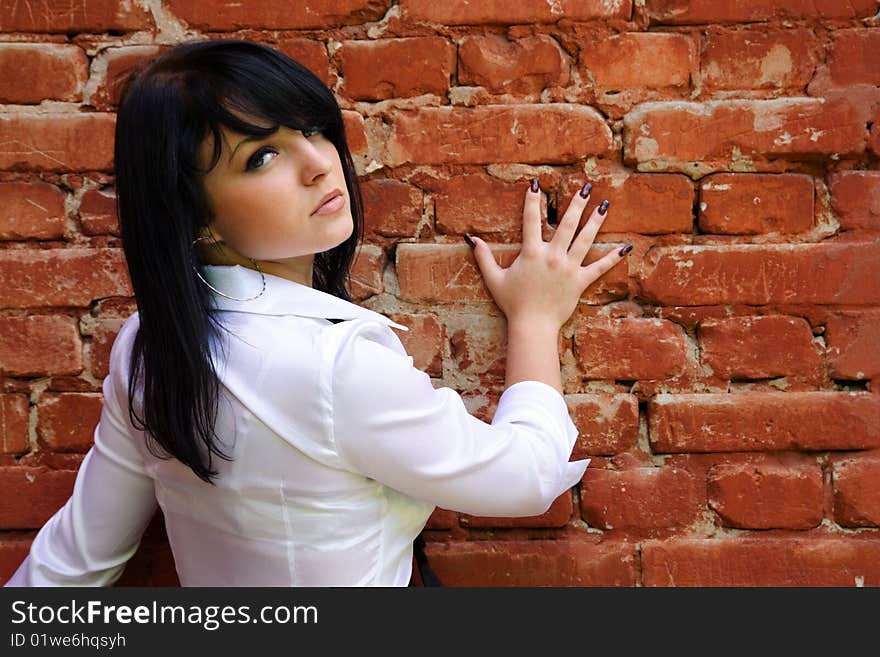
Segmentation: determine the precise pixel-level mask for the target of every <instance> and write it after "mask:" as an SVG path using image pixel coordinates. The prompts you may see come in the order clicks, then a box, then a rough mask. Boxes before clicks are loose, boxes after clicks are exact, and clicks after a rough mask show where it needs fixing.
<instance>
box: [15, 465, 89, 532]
mask: <svg viewBox="0 0 880 657" xmlns="http://www.w3.org/2000/svg"><path fill="white" fill-rule="evenodd" d="M75 480H76V470H49V469H48V468H42V467H39V468H31V467H22V466H12V467H0V529H39V528H40V527H42V526H43V525H44V524H45V523H46V521H47V520H48V519H49V518H51V517H52V516H53V515H54V514H55V512H56V511H57V510H58V509H60V508H61V507H62V506H64V503H65V502H67V500H68V499H69V498H70V494H71V493H73V482H74V481H75Z"/></svg>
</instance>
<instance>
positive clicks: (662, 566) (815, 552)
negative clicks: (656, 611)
mask: <svg viewBox="0 0 880 657" xmlns="http://www.w3.org/2000/svg"><path fill="white" fill-rule="evenodd" d="M642 584H643V585H644V586H665V587H669V586H679V587H680V586H702V587H719V586H724V587H730V586H737V587H744V586H798V587H806V586H880V541H878V540H876V539H872V538H860V537H856V538H849V537H839V538H838V537H829V538H824V537H810V538H726V539H720V540H714V539H702V538H694V539H691V538H685V539H674V540H667V541H646V542H645V543H644V544H643V545H642Z"/></svg>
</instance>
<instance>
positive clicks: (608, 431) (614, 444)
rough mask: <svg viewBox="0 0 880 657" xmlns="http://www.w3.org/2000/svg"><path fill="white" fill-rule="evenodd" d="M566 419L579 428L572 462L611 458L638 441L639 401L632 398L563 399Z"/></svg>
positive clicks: (590, 396) (587, 396)
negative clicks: (604, 457) (567, 416)
mask: <svg viewBox="0 0 880 657" xmlns="http://www.w3.org/2000/svg"><path fill="white" fill-rule="evenodd" d="M565 401H566V404H567V405H568V412H569V416H570V417H571V420H572V422H574V424H575V426H576V427H577V428H578V439H577V442H576V443H575V445H574V449H573V450H572V453H571V458H572V460H578V459H583V458H587V457H588V456H599V455H605V456H613V455H614V454H619V453H620V452H625V451H626V450H628V449H630V448H631V447H632V446H633V445H635V443H636V441H637V440H638V438H639V400H638V398H637V397H636V396H635V395H629V394H612V393H603V392H600V393H590V394H575V395H566V396H565Z"/></svg>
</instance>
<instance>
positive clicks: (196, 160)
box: [7, 39, 625, 586]
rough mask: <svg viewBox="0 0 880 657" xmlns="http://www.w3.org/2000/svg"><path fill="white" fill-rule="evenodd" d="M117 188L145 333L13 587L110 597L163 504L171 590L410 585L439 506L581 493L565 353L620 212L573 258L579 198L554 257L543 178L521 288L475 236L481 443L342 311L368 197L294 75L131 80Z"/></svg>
mask: <svg viewBox="0 0 880 657" xmlns="http://www.w3.org/2000/svg"><path fill="white" fill-rule="evenodd" d="M115 169H116V172H115V173H116V194H117V202H118V215H119V220H120V223H121V227H122V243H123V248H124V251H125V257H126V261H127V265H128V271H129V273H130V277H131V282H132V285H133V288H134V293H135V298H136V300H137V309H138V310H137V312H136V313H135V314H133V315H132V316H131V317H130V318H128V320H127V321H126V322H125V324H124V325H123V327H122V329H121V330H120V332H119V334H118V336H117V338H116V341H115V342H114V345H113V349H112V353H111V357H110V372H109V374H108V376H107V377H106V378H105V380H104V382H103V393H104V406H103V410H102V415H101V418H100V422H99V424H98V426H97V428H96V430H95V444H94V446H93V447H92V449H91V450H90V451H89V453H88V454H87V455H86V457H85V459H84V460H83V462H82V464H81V467H80V469H79V472H78V475H77V479H76V484H75V486H74V491H73V494H72V496H71V498H70V499H69V500H68V502H67V503H66V504H65V505H64V506H63V507H62V508H61V509H59V511H58V512H57V513H56V514H55V515H54V516H53V517H52V518H51V519H50V520H49V521H48V522H47V523H46V524H45V526H44V527H43V528H42V529H41V530H40V532H39V533H38V534H37V536H36V538H35V540H34V542H33V544H32V546H31V549H30V553H29V555H28V556H27V558H26V559H25V560H24V562H23V563H22V564H21V566H20V567H19V568H18V570H17V572H16V573H15V574H14V575H13V577H12V579H11V580H10V581H9V582H8V583H7V586H10V585H11V586H52V585H78V586H101V585H110V584H112V583H113V582H115V581H116V580H117V579H118V578H119V576H120V575H121V573H122V571H123V569H124V567H125V564H126V562H127V560H128V559H129V558H131V556H132V555H133V554H134V553H135V551H136V549H137V547H138V544H139V542H140V539H141V535H142V533H143V531H144V529H145V527H146V525H147V524H148V522H149V521H150V519H151V518H152V516H153V514H154V513H155V510H156V505H157V504H158V505H159V507H161V509H162V512H163V514H164V517H165V526H166V530H167V532H168V538H169V541H170V544H171V548H172V550H173V553H174V560H175V564H176V567H177V572H178V576H179V579H180V582H181V584H182V585H183V586H406V585H407V584H408V583H409V582H410V576H411V572H412V555H413V552H412V546H413V541H414V540H415V539H416V538H417V537H419V534H420V532H421V530H422V528H423V527H424V524H425V522H426V520H427V519H428V517H429V515H430V514H431V512H432V510H433V509H434V507H435V506H441V507H444V508H447V509H452V510H457V511H461V512H465V513H470V514H479V515H491V516H528V515H536V514H540V513H543V512H544V511H546V509H547V508H548V507H549V506H550V504H551V503H552V502H553V500H554V499H555V498H556V497H557V496H559V495H560V494H562V493H563V492H564V491H565V490H567V489H568V488H570V487H571V486H572V485H574V484H575V483H577V482H578V481H579V480H580V479H581V477H582V475H583V472H584V470H585V468H586V466H587V462H588V461H578V462H573V463H570V462H569V461H568V459H569V456H570V453H571V449H572V447H573V445H574V441H575V439H576V437H577V429H576V428H575V427H574V425H573V423H572V422H571V419H570V417H569V415H568V412H567V409H566V405H565V401H564V399H563V398H562V396H561V394H560V393H561V390H562V389H561V383H560V382H559V377H560V374H559V362H558V354H557V352H556V347H557V342H556V339H557V336H558V331H559V328H560V327H561V326H562V324H563V323H564V322H565V321H566V320H567V318H568V317H569V316H570V315H571V313H572V311H573V310H574V307H575V305H576V303H577V300H578V298H579V297H580V294H581V292H582V291H583V290H584V288H585V287H586V286H587V285H589V284H590V283H591V282H592V281H594V280H595V279H596V278H598V277H599V276H600V275H601V274H602V273H604V272H605V271H607V270H608V269H609V268H610V267H611V266H613V265H614V264H616V263H617V262H619V261H620V260H621V259H622V257H623V255H625V252H624V251H623V250H621V252H612V253H610V254H608V255H607V256H605V257H603V258H602V259H600V260H599V261H597V262H595V263H593V264H591V265H590V266H588V267H582V266H581V263H582V262H583V260H584V258H585V256H586V253H587V250H588V249H589V247H590V244H591V243H592V240H593V237H594V236H595V233H596V231H597V230H598V228H599V224H600V223H601V220H602V219H603V215H604V213H605V211H606V210H607V203H605V204H603V207H601V208H600V209H596V210H594V211H593V213H592V216H591V218H590V220H589V221H588V222H587V224H586V226H585V228H584V230H581V231H580V232H579V234H578V237H577V238H576V239H574V241H572V237H573V235H574V232H575V229H576V228H577V227H578V225H579V221H580V216H581V212H582V211H583V210H584V208H585V206H586V203H587V199H588V185H587V186H585V189H584V190H583V191H584V193H582V194H581V195H577V196H576V197H575V199H574V200H573V201H572V204H571V207H570V208H569V211H568V212H567V213H566V216H565V217H564V218H563V220H562V221H561V222H560V225H559V227H558V229H557V232H556V235H555V237H554V240H553V241H552V242H549V243H545V242H543V240H541V234H540V223H541V219H540V204H539V201H540V191H539V190H538V187H537V181H536V180H535V181H533V185H532V187H531V188H530V189H529V190H527V191H526V202H525V212H524V240H523V251H522V254H521V255H520V256H519V257H518V259H517V260H516V261H515V262H514V263H513V265H511V267H509V268H508V269H501V268H500V267H498V265H497V264H496V263H495V260H494V258H493V257H492V255H491V252H490V251H489V248H488V246H487V245H486V244H485V243H484V242H483V241H482V240H480V239H478V238H474V239H473V240H470V238H468V239H469V240H470V241H469V243H471V244H473V245H474V247H475V249H476V250H475V257H476V259H477V263H478V265H479V267H480V270H481V272H482V274H483V276H484V278H485V280H486V284H487V287H488V288H489V290H490V292H491V293H492V295H493V297H494V298H495V300H496V302H497V303H498V305H499V307H500V308H501V309H502V310H503V311H504V313H505V315H506V316H507V319H508V329H509V345H508V348H509V350H510V351H509V354H508V387H507V389H506V390H505V392H504V394H503V395H502V396H501V399H500V400H499V404H498V409H497V412H496V414H495V417H494V419H493V421H492V423H491V424H487V423H485V422H482V421H480V420H479V419H477V418H475V417H473V416H471V415H470V414H469V413H468V412H467V410H466V408H465V406H464V404H463V402H462V400H461V397H460V396H459V395H458V394H457V393H455V392H454V391H453V390H452V389H450V388H440V389H434V387H433V386H432V384H431V381H430V379H429V377H428V376H427V375H426V374H425V373H424V372H421V371H419V370H418V369H416V368H414V367H413V362H412V358H411V357H408V356H407V355H406V351H405V349H404V348H403V345H402V344H401V342H400V340H399V338H398V337H397V336H396V334H395V333H394V332H393V331H392V330H391V328H390V327H393V328H397V329H400V330H407V329H406V327H404V326H401V325H399V324H396V323H394V322H392V321H391V320H389V319H388V318H387V317H385V316H383V315H381V314H379V313H376V312H374V311H371V310H368V309H365V308H362V307H360V306H358V305H356V304H354V303H352V302H351V300H350V297H349V295H348V292H347V283H348V280H349V272H350V267H351V263H352V259H353V257H354V254H355V249H356V247H357V245H358V244H359V242H360V240H361V235H362V232H363V216H362V215H363V212H362V201H361V196H360V193H359V189H358V180H357V176H356V173H355V169H354V165H353V163H352V160H351V156H350V153H349V151H348V148H347V146H346V141H345V132H344V128H343V121H342V115H341V112H340V109H339V107H338V105H337V103H336V101H335V99H334V97H333V94H332V93H331V92H330V91H329V90H328V89H327V88H326V86H325V85H324V84H323V83H322V82H321V81H320V80H319V79H318V78H317V77H315V76H314V75H313V74H312V73H310V72H309V71H308V70H307V69H306V68H304V67H303V66H301V65H300V64H298V63H297V62H295V61H294V60H292V59H290V58H289V57H287V56H285V55H283V54H282V53H280V52H278V51H276V50H274V49H272V48H269V47H267V46H264V45H260V44H257V43H253V42H248V41H239V40H232V39H223V40H213V41H197V42H188V43H183V44H180V45H178V46H176V47H175V48H172V49H170V50H168V51H166V52H165V53H163V54H161V55H160V56H158V57H157V58H156V59H155V60H153V61H152V62H150V63H148V65H145V66H143V67H141V68H140V69H139V70H137V71H136V72H135V73H133V74H132V75H131V76H130V77H129V78H128V80H127V81H126V84H125V87H124V89H123V93H122V96H121V100H120V104H119V110H118V115H117V123H116V143H115ZM600 210H601V211H600ZM569 246H570V249H569ZM560 277H561V278H562V280H560Z"/></svg>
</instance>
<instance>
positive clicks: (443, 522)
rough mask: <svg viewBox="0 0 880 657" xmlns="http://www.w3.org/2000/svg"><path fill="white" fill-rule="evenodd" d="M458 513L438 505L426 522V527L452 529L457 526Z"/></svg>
mask: <svg viewBox="0 0 880 657" xmlns="http://www.w3.org/2000/svg"><path fill="white" fill-rule="evenodd" d="M457 520H458V513H456V512H455V511H450V510H449V509H441V508H440V507H437V508H435V509H434V511H433V512H432V513H431V516H430V517H429V518H428V521H427V522H426V523H425V529H452V528H453V527H455V526H456V524H457Z"/></svg>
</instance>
